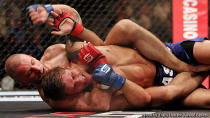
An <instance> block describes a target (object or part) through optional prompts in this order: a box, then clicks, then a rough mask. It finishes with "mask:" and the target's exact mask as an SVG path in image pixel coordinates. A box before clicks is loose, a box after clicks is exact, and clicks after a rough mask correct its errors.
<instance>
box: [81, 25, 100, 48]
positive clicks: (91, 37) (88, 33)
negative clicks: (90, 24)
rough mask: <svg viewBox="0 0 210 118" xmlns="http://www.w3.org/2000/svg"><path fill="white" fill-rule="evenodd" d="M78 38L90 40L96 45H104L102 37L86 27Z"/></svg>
mask: <svg viewBox="0 0 210 118" xmlns="http://www.w3.org/2000/svg"><path fill="white" fill-rule="evenodd" d="M78 38H80V39H82V40H84V41H87V42H90V43H92V44H93V45H96V46H101V45H104V42H103V40H102V39H100V38H99V37H98V36H97V35H96V34H95V33H94V32H93V31H91V30H89V29H87V28H84V30H83V31H82V32H81V34H80V35H78Z"/></svg>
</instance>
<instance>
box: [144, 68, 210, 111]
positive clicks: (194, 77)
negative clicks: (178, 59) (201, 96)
mask: <svg viewBox="0 0 210 118" xmlns="http://www.w3.org/2000/svg"><path fill="white" fill-rule="evenodd" d="M207 75H208V73H207V72H202V73H193V72H182V73H180V74H178V75H177V76H176V77H175V78H174V79H173V80H172V81H171V83H169V84H168V85H165V86H159V87H149V88H147V89H146V92H148V93H149V94H150V95H151V106H153V107H159V106H161V105H164V104H166V103H168V102H171V101H173V100H176V99H180V98H181V99H182V98H184V97H186V96H188V95H189V94H190V93H191V92H192V91H194V90H195V89H196V88H197V87H198V86H199V85H200V84H201V82H202V81H203V80H204V79H205V78H206V76H207Z"/></svg>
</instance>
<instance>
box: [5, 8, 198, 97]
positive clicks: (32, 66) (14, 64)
mask: <svg viewBox="0 0 210 118" xmlns="http://www.w3.org/2000/svg"><path fill="white" fill-rule="evenodd" d="M52 7H53V8H54V10H56V8H59V7H60V9H61V10H62V9H63V10H64V11H67V9H68V10H72V8H70V7H69V6H66V5H52ZM61 7H62V8H61ZM29 11H30V14H29V15H30V16H31V18H32V17H33V20H32V21H35V20H40V19H42V17H43V16H42V17H41V15H40V14H43V12H46V10H45V9H43V7H38V8H37V11H39V12H37V11H34V10H33V9H30V10H29ZM70 13H72V11H71V12H70ZM46 14H47V16H48V13H46ZM73 14H77V12H75V11H74V10H73ZM37 16H38V17H37ZM77 16H78V15H76V16H75V17H77ZM44 17H46V16H44ZM39 18H40V19H39ZM47 19H48V18H47ZM47 21H50V20H47ZM124 21H125V20H123V22H122V21H121V22H119V23H118V24H117V25H115V27H116V28H113V29H118V28H117V27H118V25H119V26H122V27H123V26H124V25H126V22H124ZM37 22H39V21H37ZM45 22H46V21H45ZM79 22H80V21H79ZM33 23H34V24H35V22H33ZM127 23H128V24H127V25H134V24H129V22H127ZM130 23H131V22H130ZM135 25H136V24H135ZM137 26H138V25H137ZM137 26H135V27H137ZM138 27H139V26H138ZM113 29H112V30H113ZM120 31H122V30H121V29H120V30H119V32H120ZM137 31H139V33H140V32H142V36H141V37H143V38H145V37H148V38H145V39H147V40H144V39H142V40H139V41H138V42H141V41H142V43H145V44H146V42H147V41H149V40H150V41H151V42H153V43H152V44H149V45H148V46H149V47H150V49H153V48H154V46H153V44H156V45H155V46H158V44H161V45H160V47H162V48H165V47H164V46H163V45H162V43H161V42H160V41H159V40H157V38H156V37H155V38H154V36H153V35H152V34H151V33H150V32H148V31H146V30H145V29H143V28H141V27H140V29H139V30H137ZM119 32H118V33H119ZM143 32H144V33H143ZM128 33H132V32H128ZM87 34H88V35H87ZM110 34H112V33H111V32H110V33H109V35H108V37H109V38H110V37H111V36H110ZM144 34H146V35H144ZM123 35H124V36H126V33H125V34H123ZM112 36H114V35H112ZM129 36H131V35H129V34H127V36H126V37H129ZM77 37H79V38H81V39H83V40H85V38H86V40H87V41H90V42H92V43H94V42H96V43H94V44H96V45H99V44H101V43H98V42H97V40H96V39H97V36H96V35H95V34H94V33H91V31H89V30H88V29H86V28H84V30H83V31H82V32H81V34H79V35H78V36H77ZM90 37H91V38H90ZM93 37H94V38H93ZM108 37H107V38H108ZM134 37H135V35H134ZM141 37H139V38H138V39H141ZM93 39H94V40H93ZM91 40H92V41H91ZM98 41H100V42H102V41H101V40H98ZM157 42H158V43H157ZM97 43H98V44H97ZM110 43H111V42H110ZM64 47H65V46H64V45H63V44H57V45H54V46H51V47H49V48H48V49H47V50H46V51H45V53H44V55H43V57H42V58H41V60H40V61H41V63H40V62H39V61H38V60H36V59H35V58H33V57H31V56H28V55H23V54H17V55H13V56H11V57H10V58H8V60H7V62H6V65H5V66H6V71H7V72H8V74H9V75H11V76H12V77H13V78H14V79H17V80H20V81H28V82H32V83H34V84H36V85H37V88H38V90H39V92H40V95H41V96H42V98H45V97H44V95H43V93H42V89H41V87H40V78H39V77H40V76H42V75H43V74H44V73H45V72H46V71H48V70H50V69H52V68H54V67H56V66H66V65H67V66H68V64H69V62H68V60H67V57H66V52H65V49H64ZM162 48H160V49H162ZM54 49H55V50H56V51H57V52H55V51H54ZM52 51H53V52H52ZM165 51H166V52H164V51H163V52H164V53H163V54H161V53H160V52H159V51H158V52H159V53H160V55H165V54H167V53H169V55H170V52H168V50H167V49H166V50H165ZM142 53H143V54H144V53H146V54H147V55H148V54H151V52H150V51H147V50H144V51H142ZM160 57H161V56H160ZM172 57H173V56H172ZM150 58H151V59H153V58H156V57H155V55H151V56H150ZM162 58H163V59H164V58H165V57H164V56H163V57H162ZM163 59H162V60H163ZM169 60H170V58H169ZM166 61H168V60H166ZM169 62H171V61H169ZM174 62H175V63H177V62H180V61H177V60H176V58H175V61H174ZM43 64H44V65H43ZM170 64H171V63H168V65H169V67H170ZM185 65H186V64H185ZM173 66H174V65H173V64H172V65H171V67H173ZM177 67H178V66H176V68H177ZM179 67H180V68H181V69H177V70H183V68H182V67H185V70H189V67H190V68H191V69H192V66H184V65H183V66H179ZM194 70H195V69H194ZM44 100H45V99H44Z"/></svg>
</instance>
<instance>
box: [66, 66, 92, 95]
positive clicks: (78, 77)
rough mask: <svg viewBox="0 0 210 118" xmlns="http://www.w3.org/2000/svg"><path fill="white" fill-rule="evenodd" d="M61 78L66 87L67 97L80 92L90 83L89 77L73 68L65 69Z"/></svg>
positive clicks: (78, 69)
mask: <svg viewBox="0 0 210 118" xmlns="http://www.w3.org/2000/svg"><path fill="white" fill-rule="evenodd" d="M62 78H63V79H62V81H63V83H64V84H65V86H66V89H65V93H66V94H68V95H71V94H75V93H79V92H81V91H82V90H83V89H84V88H86V87H87V86H88V84H89V83H91V75H89V74H88V73H86V72H85V71H83V70H81V69H80V68H76V67H75V66H74V67H70V68H66V70H65V72H64V74H63V75H62Z"/></svg>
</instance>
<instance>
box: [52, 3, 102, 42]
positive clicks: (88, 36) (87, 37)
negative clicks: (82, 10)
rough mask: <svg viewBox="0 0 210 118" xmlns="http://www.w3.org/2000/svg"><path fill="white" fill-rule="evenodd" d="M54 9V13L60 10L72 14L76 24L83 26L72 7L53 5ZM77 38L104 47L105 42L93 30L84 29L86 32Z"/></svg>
mask: <svg viewBox="0 0 210 118" xmlns="http://www.w3.org/2000/svg"><path fill="white" fill-rule="evenodd" d="M52 6H53V8H54V11H56V10H58V9H60V10H61V11H66V12H68V13H70V14H72V15H73V16H74V17H75V18H76V22H79V23H80V24H82V19H81V17H80V15H79V13H78V12H77V11H76V10H75V9H74V8H72V7H70V6H67V5H62V4H58V5H52ZM77 38H80V39H82V40H84V41H87V42H91V43H92V44H94V45H104V43H103V41H102V40H101V39H100V38H99V37H98V36H97V35H96V34H95V33H94V32H92V31H91V30H89V29H87V28H84V30H83V31H82V32H81V34H80V35H78V37H77Z"/></svg>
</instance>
